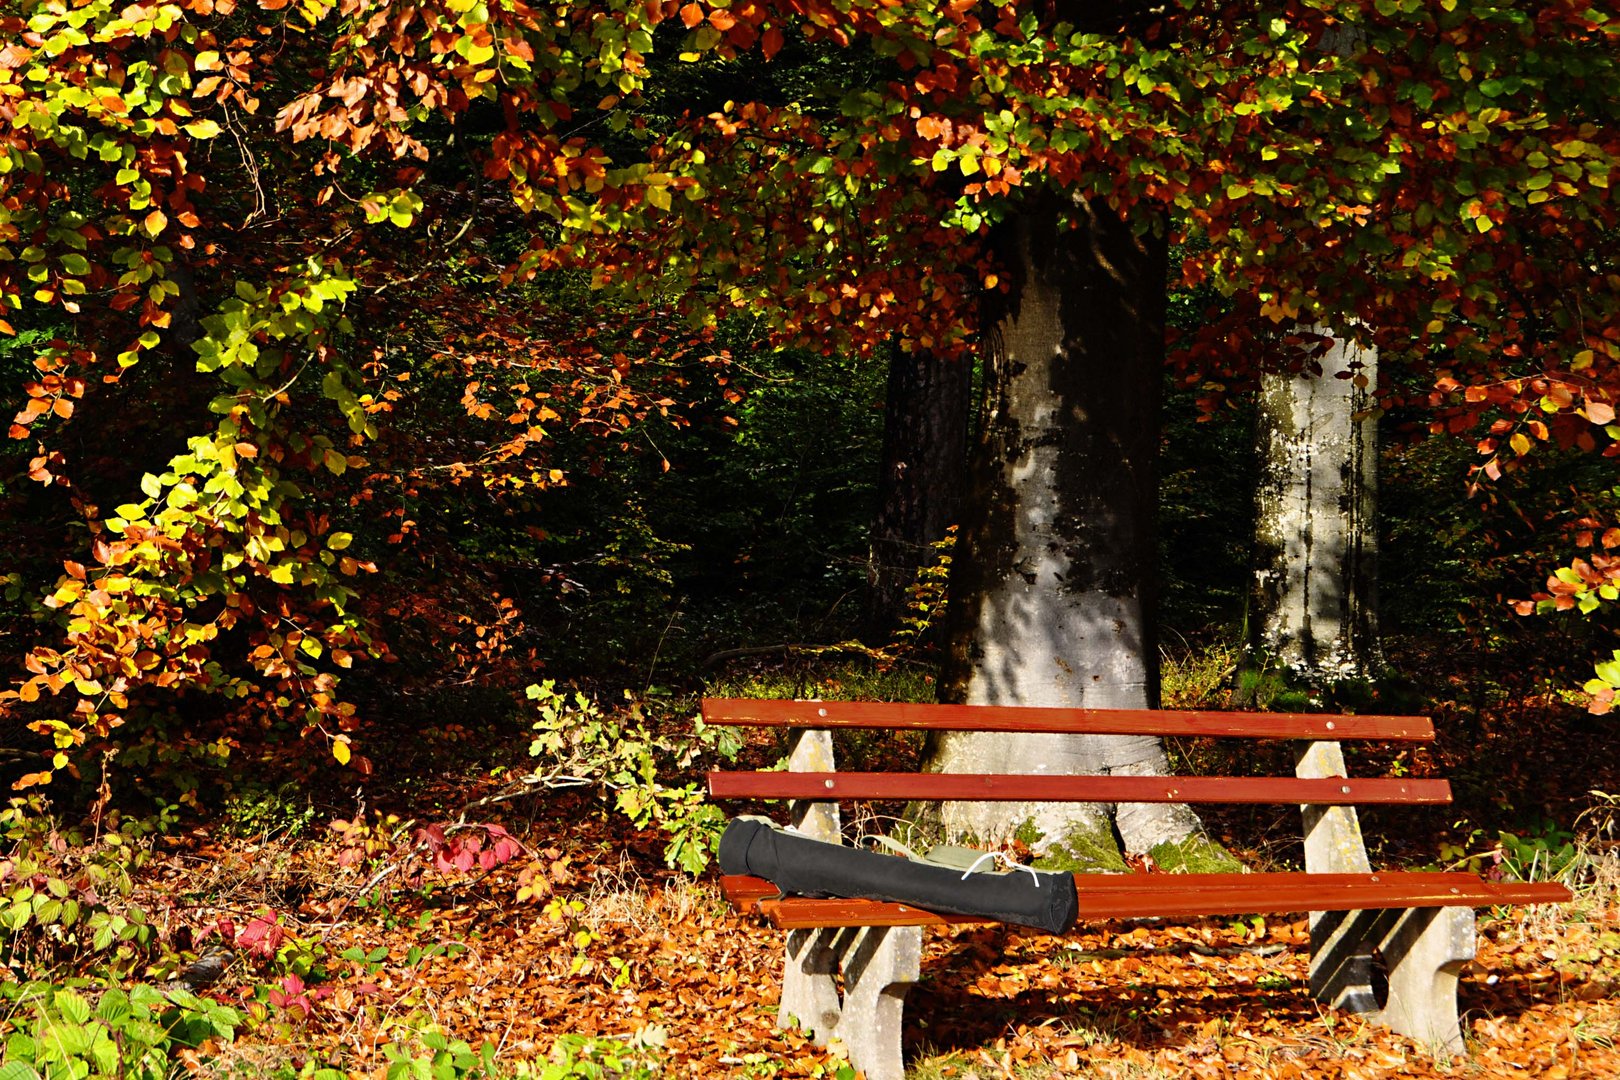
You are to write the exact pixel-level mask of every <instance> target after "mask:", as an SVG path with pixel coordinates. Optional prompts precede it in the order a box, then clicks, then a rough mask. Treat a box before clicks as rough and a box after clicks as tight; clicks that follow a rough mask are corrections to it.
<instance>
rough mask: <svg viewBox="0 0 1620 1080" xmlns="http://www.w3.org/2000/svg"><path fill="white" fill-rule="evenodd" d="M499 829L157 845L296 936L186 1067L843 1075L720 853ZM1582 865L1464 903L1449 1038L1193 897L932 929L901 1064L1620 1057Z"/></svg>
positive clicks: (1609, 917) (1457, 1067)
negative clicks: (1409, 1031)
mask: <svg viewBox="0 0 1620 1080" xmlns="http://www.w3.org/2000/svg"><path fill="white" fill-rule="evenodd" d="M513 833H514V834H515V835H516V836H517V838H518V839H519V840H521V841H523V842H524V844H525V847H526V849H527V850H526V852H525V854H524V855H523V856H521V857H519V858H517V859H514V860H512V861H511V862H508V863H506V864H504V865H502V866H499V867H496V868H493V869H491V870H489V871H487V872H480V871H477V870H476V869H475V870H474V872H472V873H471V874H455V873H451V874H448V875H435V874H433V873H432V872H429V873H428V874H427V875H426V876H424V877H423V878H422V879H421V880H420V881H417V882H415V883H413V884H410V885H409V887H403V883H402V887H394V888H385V887H383V885H382V883H380V882H377V875H378V872H379V871H377V870H375V869H373V868H374V867H378V866H381V867H383V870H382V871H381V872H382V873H384V874H386V872H387V864H386V863H383V862H379V861H377V860H372V861H371V862H369V863H364V864H361V863H358V862H351V865H349V866H344V865H342V863H343V862H344V861H348V860H346V856H345V852H350V853H352V852H354V851H355V850H357V849H356V847H355V838H354V836H353V835H352V834H350V835H349V836H348V837H346V838H341V839H339V840H336V841H334V840H332V839H330V838H313V839H306V840H296V839H294V840H285V839H283V840H276V839H269V838H265V839H263V840H261V841H251V840H246V839H243V838H241V837H239V836H238V837H223V836H222V837H216V836H215V835H214V834H213V833H211V832H210V831H209V830H207V829H202V828H198V829H193V830H192V831H190V832H188V833H184V834H181V835H178V836H175V837H173V838H171V839H169V840H168V841H166V842H163V843H160V845H159V850H158V857H157V859H156V860H155V861H154V863H153V864H151V865H150V866H148V868H147V871H146V873H144V874H143V875H142V877H143V880H144V881H146V882H147V887H153V886H158V885H163V884H165V883H166V887H167V888H169V889H170V890H171V891H174V892H178V893H179V894H180V895H179V899H180V903H181V905H182V906H183V907H184V908H185V909H186V910H187V911H188V912H189V914H190V917H191V919H192V920H194V921H197V922H203V923H206V922H207V921H208V920H209V919H210V918H214V917H218V918H227V919H230V920H232V921H233V922H234V923H235V924H236V925H237V926H238V927H240V926H241V925H242V924H243V923H245V922H247V921H248V920H250V919H252V918H254V917H256V916H257V917H263V916H264V915H265V914H266V913H274V914H275V916H276V917H277V920H278V925H280V926H281V927H283V928H284V929H285V931H286V933H287V935H288V936H287V939H286V941H285V942H284V943H283V944H282V946H281V949H280V954H279V957H278V958H277V959H274V960H272V959H270V958H269V957H268V956H266V957H263V958H255V957H253V956H252V955H247V954H241V953H239V954H238V957H237V959H236V960H235V961H233V963H232V964H231V966H230V967H229V968H228V969H227V971H226V974H225V976H224V978H222V979H221V980H220V981H219V982H218V983H217V984H215V985H214V986H213V987H212V988H211V990H210V993H211V994H212V995H213V996H214V997H215V998H216V999H217V1000H220V1001H223V1002H226V1003H229V1004H233V1005H235V1006H237V1007H238V1008H239V1009H242V1010H244V1011H245V1012H246V1013H247V1014H250V1015H252V1016H253V1017H254V1019H253V1020H252V1021H251V1022H250V1023H249V1024H247V1025H246V1026H245V1027H244V1029H243V1030H242V1031H241V1032H240V1033H239V1035H238V1038H237V1039H236V1041H235V1042H234V1043H220V1044H216V1045H214V1046H212V1047H210V1048H208V1049H209V1050H211V1051H212V1053H210V1054H206V1055H204V1057H203V1058H202V1059H199V1061H198V1064H197V1066H196V1072H197V1073H198V1074H199V1075H204V1076H211V1077H218V1078H225V1077H246V1076H277V1075H279V1076H288V1077H291V1076H297V1075H299V1074H300V1072H302V1073H303V1075H306V1076H308V1075H310V1072H311V1066H312V1065H313V1064H317V1063H318V1064H324V1065H329V1066H330V1067H333V1068H336V1069H338V1070H340V1071H341V1072H343V1073H345V1074H348V1075H375V1076H378V1077H382V1076H384V1075H385V1074H386V1073H387V1069H388V1067H389V1066H390V1064H392V1063H395V1062H397V1061H399V1060H401V1059H402V1058H403V1057H408V1056H410V1055H412V1054H416V1053H422V1054H426V1053H428V1051H426V1050H423V1049H422V1044H421V1043H420V1039H421V1036H422V1034H423V1033H424V1032H426V1031H429V1030H431V1029H434V1028H436V1029H439V1030H441V1031H443V1032H445V1033H448V1035H449V1036H450V1037H452V1038H454V1039H460V1040H465V1041H466V1042H467V1043H468V1044H470V1045H471V1046H474V1047H476V1046H478V1045H479V1044H480V1043H488V1044H489V1045H490V1046H492V1047H493V1048H494V1063H495V1066H496V1070H495V1071H496V1074H498V1075H512V1074H513V1073H514V1072H521V1071H522V1068H523V1067H522V1066H521V1065H519V1063H521V1062H539V1061H544V1060H545V1059H547V1057H548V1055H553V1054H555V1055H558V1056H559V1059H563V1058H566V1060H568V1061H573V1060H575V1059H577V1058H579V1057H581V1056H589V1053H591V1052H594V1053H597V1054H599V1055H600V1054H602V1053H606V1052H607V1051H606V1050H604V1047H607V1048H611V1047H613V1046H616V1045H618V1044H616V1043H611V1042H604V1043H600V1044H590V1046H589V1047H587V1048H585V1049H580V1048H578V1047H576V1048H575V1050H574V1051H573V1052H572V1054H571V1055H570V1052H569V1051H568V1050H567V1048H566V1046H564V1045H562V1044H559V1042H558V1040H559V1036H565V1035H575V1036H593V1037H594V1036H602V1037H632V1039H633V1040H634V1045H633V1046H632V1047H631V1048H630V1049H627V1050H623V1051H622V1057H621V1058H620V1059H619V1064H620V1065H621V1066H622V1067H623V1068H624V1072H623V1073H622V1075H627V1076H644V1075H645V1076H652V1075H667V1076H691V1077H710V1076H734V1077H784V1078H786V1077H803V1078H816V1077H829V1078H831V1077H839V1076H842V1077H844V1078H846V1080H847V1078H848V1077H850V1076H851V1075H852V1073H851V1072H850V1071H849V1070H847V1069H842V1071H841V1066H843V1062H842V1061H841V1059H840V1058H839V1057H838V1056H837V1052H836V1050H834V1051H833V1052H832V1053H829V1052H828V1051H826V1050H823V1049H819V1048H817V1047H815V1046H814V1045H812V1044H811V1043H810V1042H809V1041H808V1040H807V1039H806V1038H805V1037H804V1036H803V1035H802V1034H800V1033H798V1032H783V1031H778V1030H776V1028H775V1026H774V1022H773V1021H774V1016H775V1004H776V996H777V992H778V988H779V986H780V977H781V945H780V935H779V934H778V933H777V932H775V931H771V930H769V929H767V928H761V927H760V926H758V925H755V924H754V923H752V922H751V921H750V920H747V919H743V918H740V917H738V916H736V915H734V914H732V913H730V912H729V910H728V909H727V907H726V905H725V903H724V902H723V901H722V900H721V899H720V898H719V893H718V890H717V888H716V887H715V885H714V884H713V880H712V874H713V872H712V870H711V872H710V873H709V875H707V876H706V877H704V878H700V879H698V880H693V879H692V878H690V877H688V876H686V875H683V874H677V873H673V872H670V871H668V870H665V869H664V868H663V867H662V865H661V862H660V860H659V858H658V851H659V849H660V847H661V840H660V838H659V837H658V836H657V835H656V834H655V833H652V832H642V833H635V832H630V831H627V829H626V828H624V827H621V826H617V825H615V824H614V820H613V819H608V818H605V817H603V816H602V815H601V814H600V813H598V812H597V811H596V810H595V808H594V806H593V805H592V800H590V799H589V798H587V797H585V796H583V795H580V794H576V793H566V794H563V795H560V796H557V797H555V798H554V799H552V800H549V802H548V805H546V806H545V807H543V808H542V812H541V813H540V814H539V815H538V816H536V817H535V818H534V819H533V820H532V821H530V822H529V823H528V824H527V826H526V827H524V828H521V829H520V828H519V827H517V826H513ZM334 835H336V834H334ZM1251 854H1252V853H1251ZM1585 877H1586V878H1587V880H1588V882H1589V883H1588V884H1587V885H1586V886H1585V887H1584V888H1583V889H1582V891H1581V894H1580V899H1579V901H1578V902H1577V903H1575V904H1573V905H1569V906H1566V907H1562V908H1556V909H1554V908H1541V909H1533V910H1529V911H1523V910H1520V911H1501V912H1494V913H1493V912H1486V913H1482V921H1481V933H1480V948H1479V956H1478V959H1477V960H1476V961H1475V962H1473V963H1472V964H1470V965H1469V966H1468V968H1467V970H1466V972H1465V974H1464V976H1463V979H1462V987H1461V1004H1462V1008H1463V1009H1464V1011H1465V1015H1466V1019H1465V1024H1464V1028H1465V1032H1466V1034H1467V1038H1468V1043H1469V1055H1468V1056H1467V1057H1466V1058H1463V1057H1441V1058H1434V1057H1432V1056H1430V1055H1429V1054H1428V1053H1427V1052H1426V1051H1425V1050H1424V1049H1423V1048H1422V1047H1420V1046H1418V1045H1416V1044H1414V1043H1413V1042H1411V1041H1410V1040H1408V1039H1405V1038H1402V1037H1400V1036H1397V1035H1394V1034H1392V1033H1390V1032H1388V1031H1386V1030H1383V1029H1381V1028H1378V1027H1376V1026H1374V1025H1370V1024H1368V1023H1366V1022H1364V1021H1363V1020H1361V1019H1359V1018H1357V1017H1356V1016H1353V1015H1349V1014H1344V1013H1340V1012H1336V1011H1334V1010H1332V1009H1328V1008H1324V1007H1322V1006H1319V1005H1318V1004H1316V1003H1315V1002H1313V1001H1312V999H1311V998H1310V996H1309V995H1308V993H1307V992H1306V989H1305V985H1306V978H1307V971H1306V965H1307V958H1308V935H1307V932H1306V929H1305V924H1304V921H1303V919H1302V918H1295V919H1292V920H1282V919H1272V920H1269V921H1262V920H1259V919H1252V920H1237V919H1228V918H1213V919H1198V920H1192V921H1190V922H1186V923H1159V922H1153V921H1141V922H1109V923H1102V924H1093V925H1083V926H1081V927H1080V928H1078V929H1077V930H1076V931H1075V932H1074V933H1072V934H1071V935H1069V936H1067V937H1064V938H1054V937H1049V936H1044V935H1034V934H1028V933H1023V932H1020V931H1017V930H1013V929H1008V928H1003V927H958V928H953V929H950V930H945V931H941V932H931V933H929V934H928V936H927V938H926V944H925V954H924V958H923V963H922V981H921V983H920V985H919V986H918V987H917V988H916V989H915V990H914V991H913V992H912V994H911V995H910V997H909V999H908V1004H907V1008H906V1027H905V1030H904V1036H903V1037H904V1043H905V1048H906V1056H907V1061H908V1065H909V1066H910V1068H911V1070H912V1075H913V1076H915V1077H916V1078H918V1080H933V1078H936V1077H940V1078H943V1077H952V1078H956V1080H971V1078H975V1077H977V1078H981V1080H989V1078H992V1077H1014V1078H1023V1080H1034V1078H1044V1077H1071V1076H1073V1077H1090V1076H1096V1077H1117V1078H1121V1080H1154V1078H1160V1077H1163V1078H1171V1077H1181V1076H1198V1077H1204V1076H1209V1077H1214V1076H1231V1075H1244V1076H1263V1077H1279V1078H1281V1077H1307V1078H1330V1077H1343V1078H1346V1080H1349V1078H1361V1080H1372V1078H1385V1077H1434V1076H1445V1077H1499V1076H1537V1077H1547V1078H1549V1080H1559V1078H1566V1077H1593V1078H1606V1077H1613V1076H1620V1045H1617V1044H1620V902H1617V896H1620V860H1617V859H1616V853H1614V852H1610V853H1608V854H1607V855H1604V856H1599V857H1598V858H1596V859H1595V860H1590V861H1589V862H1588V863H1587V865H1586V867H1585ZM520 890H524V895H525V899H523V900H521V901H520V900H518V899H517V897H518V896H519V895H520ZM293 945H296V948H292V947H291V946H293ZM300 954H301V955H305V956H309V957H314V958H316V960H315V971H314V973H313V974H311V976H310V978H309V979H308V980H307V984H306V982H305V980H302V979H298V980H291V979H289V976H288V975H287V974H286V972H287V968H288V963H289V958H290V957H295V956H296V955H300ZM424 1060H426V1059H425V1058H424ZM530 1068H532V1069H538V1066H537V1065H531V1066H530ZM637 1069H640V1070H644V1071H636V1070H637ZM389 1075H409V1074H401V1073H396V1074H389ZM423 1075H426V1074H423ZM445 1075H446V1076H450V1075H454V1076H460V1075H472V1073H463V1072H462V1071H461V1070H457V1071H456V1072H454V1073H453V1074H450V1073H447V1074H445ZM557 1075H560V1076H572V1075H580V1076H586V1075H592V1074H591V1073H589V1072H588V1071H584V1070H583V1068H582V1069H581V1071H579V1072H577V1073H576V1072H568V1071H561V1072H559V1073H558V1074H557ZM601 1075H604V1076H617V1075H621V1073H618V1072H614V1071H611V1070H610V1071H607V1072H604V1073H602V1074H601Z"/></svg>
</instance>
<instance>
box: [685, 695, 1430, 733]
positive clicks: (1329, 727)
mask: <svg viewBox="0 0 1620 1080" xmlns="http://www.w3.org/2000/svg"><path fill="white" fill-rule="evenodd" d="M703 721H704V723H706V724H715V725H720V726H729V727H808V728H838V727H849V728H903V729H911V730H920V731H1018V732H1045V733H1050V734H1077V735H1182V736H1194V735H1208V736H1215V737H1229V738H1250V739H1333V740H1344V739H1380V740H1394V741H1408V742H1430V741H1432V740H1433V739H1434V725H1433V724H1432V723H1430V721H1429V718H1428V717H1426V716H1334V715H1330V714H1325V713H1261V712H1214V711H1210V710H1203V709H1195V710H1188V711H1179V710H1161V709H1052V708H1034V707H1029V706H1012V705H920V704H913V703H910V702H884V701H777V700H766V699H743V698H704V699H703Z"/></svg>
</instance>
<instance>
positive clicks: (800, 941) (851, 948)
mask: <svg viewBox="0 0 1620 1080" xmlns="http://www.w3.org/2000/svg"><path fill="white" fill-rule="evenodd" d="M788 769H789V770H791V771H793V772H833V771H834V769H835V765H834V763H833V745H832V733H831V732H828V731H820V730H799V731H795V732H794V734H793V736H792V746H791V748H790V750H789V754H788ZM788 816H789V817H790V818H791V819H792V822H793V826H794V828H796V829H798V830H799V831H800V832H801V833H803V834H804V835H806V836H810V837H813V838H815V839H817V840H825V841H827V842H829V843H834V844H837V843H841V842H842V836H841V834H840V833H839V828H838V804H837V803H835V802H808V801H796V802H793V803H790V804H789V807H788ZM921 962H922V927H920V926H894V927H885V926H858V927H851V928H846V929H827V930H790V931H789V932H788V934H787V963H786V967H785V969H784V971H783V972H782V1004H781V1007H780V1008H779V1009H778V1010H777V1013H776V1022H777V1026H779V1027H790V1026H792V1025H793V1024H795V1023H797V1024H799V1025H801V1026H803V1027H807V1028H810V1029H811V1030H812V1031H814V1032H815V1038H816V1042H817V1043H819V1044H821V1045H822V1046H825V1045H827V1044H828V1043H829V1042H832V1041H833V1040H834V1039H837V1040H840V1041H841V1042H843V1044H844V1046H845V1047H847V1048H848V1050H849V1060H850V1064H852V1065H854V1066H855V1067H856V1068H857V1069H860V1070H861V1071H862V1072H863V1073H865V1074H866V1080H903V1078H904V1076H905V1066H904V1064H903V1063H902V1061H901V1056H900V1020H901V1011H902V1010H903V1009H904V1007H905V999H906V992H907V991H908V990H910V989H911V988H912V986H914V985H916V982H917V974H918V970H919V967H920V965H921ZM839 975H842V976H843V983H844V992H843V994H842V995H840V994H839V992H838V979H837V976H839Z"/></svg>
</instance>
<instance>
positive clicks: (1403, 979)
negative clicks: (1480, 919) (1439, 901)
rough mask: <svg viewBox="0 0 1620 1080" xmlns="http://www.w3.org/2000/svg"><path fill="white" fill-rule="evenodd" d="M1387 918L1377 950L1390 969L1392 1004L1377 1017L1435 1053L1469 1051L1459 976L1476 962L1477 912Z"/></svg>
mask: <svg viewBox="0 0 1620 1080" xmlns="http://www.w3.org/2000/svg"><path fill="white" fill-rule="evenodd" d="M1383 914H1384V918H1383V919H1381V920H1380V922H1381V923H1382V927H1381V928H1382V930H1383V934H1382V935H1381V936H1380V939H1379V945H1378V947H1379V950H1380V951H1381V952H1382V953H1383V954H1384V961H1385V963H1386V964H1387V965H1388V966H1389V1000H1388V1001H1387V1002H1386V1003H1385V1005H1384V1008H1383V1009H1382V1010H1381V1011H1380V1012H1379V1014H1378V1019H1379V1020H1380V1021H1382V1022H1383V1023H1384V1024H1387V1025H1388V1026H1389V1027H1390V1028H1391V1029H1392V1030H1394V1031H1398V1032H1400V1033H1401V1034H1402V1035H1405V1036H1408V1037H1409V1038H1412V1039H1416V1040H1417V1041H1418V1042H1420V1043H1423V1044H1424V1045H1425V1046H1428V1047H1430V1048H1431V1049H1433V1050H1434V1051H1435V1052H1437V1053H1438V1052H1442V1051H1443V1052H1446V1053H1451V1054H1464V1053H1466V1052H1467V1049H1466V1047H1465V1046H1464V1045H1463V1037H1462V1027H1461V1025H1460V1024H1459V1023H1458V1021H1457V976H1458V975H1459V974H1460V973H1461V972H1462V969H1463V965H1464V964H1466V963H1468V961H1470V960H1472V959H1473V958H1474V946H1475V939H1474V910H1473V909H1472V908H1463V907H1449V908H1408V909H1407V910H1405V911H1387V912H1384V913H1383Z"/></svg>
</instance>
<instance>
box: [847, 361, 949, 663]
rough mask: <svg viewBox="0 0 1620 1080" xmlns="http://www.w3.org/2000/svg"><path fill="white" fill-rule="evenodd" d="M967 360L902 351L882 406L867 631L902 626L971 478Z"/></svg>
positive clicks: (892, 369)
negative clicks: (920, 572) (918, 580)
mask: <svg viewBox="0 0 1620 1080" xmlns="http://www.w3.org/2000/svg"><path fill="white" fill-rule="evenodd" d="M971 375H972V372H971V369H970V365H969V363H968V358H967V357H965V356H957V357H952V358H944V357H939V356H935V355H933V354H932V353H930V352H927V351H922V350H919V351H915V352H905V351H899V350H897V351H896V353H895V356H894V358H893V359H892V360H891V361H890V362H889V386H888V395H887V399H886V401H885V402H884V407H883V465H882V470H881V472H880V473H879V477H878V511H877V517H876V519H875V520H874V521H873V523H872V537H871V555H870V559H869V562H868V564H867V566H868V571H867V580H868V582H869V584H870V586H871V591H870V594H869V600H868V608H867V612H868V618H867V625H868V632H869V633H870V634H871V635H872V636H873V637H874V638H875V637H879V636H881V635H883V634H886V633H888V632H889V631H891V630H893V629H894V628H895V626H897V625H898V624H899V622H900V620H901V618H902V617H903V616H904V615H905V613H906V603H907V599H908V595H909V591H910V588H911V585H912V583H913V582H914V581H915V580H916V577H917V570H918V569H919V568H920V567H922V566H924V565H925V564H927V563H928V562H929V561H930V557H931V554H932V549H931V545H932V544H934V543H935V542H936V541H938V540H940V539H941V538H943V537H944V535H945V530H946V528H947V527H948V526H950V525H951V524H952V523H953V522H954V521H955V520H956V514H957V511H958V509H959V508H960V507H961V504H962V489H963V487H964V486H965V485H966V480H967V441H968V437H967V433H968V394H969V388H970V385H971V382H972V379H971Z"/></svg>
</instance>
